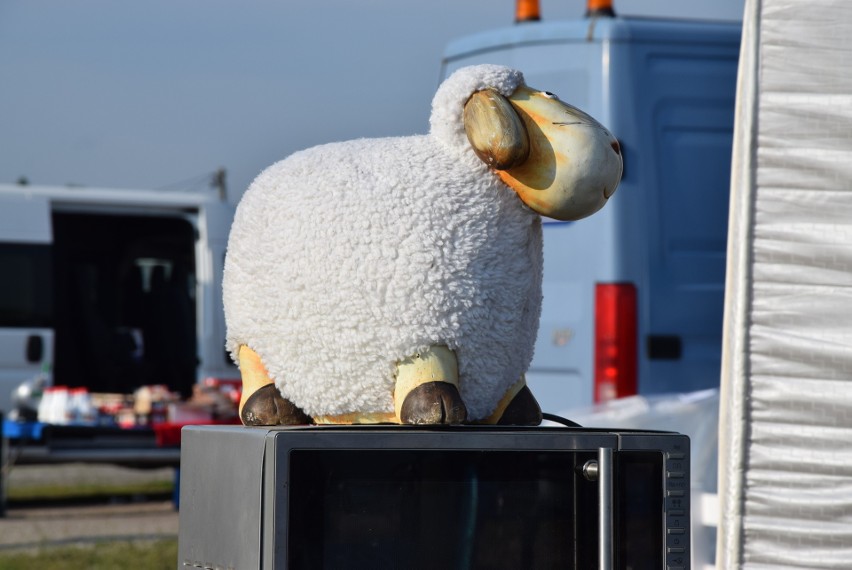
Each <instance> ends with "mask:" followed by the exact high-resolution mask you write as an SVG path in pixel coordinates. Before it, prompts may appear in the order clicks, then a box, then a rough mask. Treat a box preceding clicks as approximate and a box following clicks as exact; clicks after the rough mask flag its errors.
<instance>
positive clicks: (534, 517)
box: [288, 450, 659, 569]
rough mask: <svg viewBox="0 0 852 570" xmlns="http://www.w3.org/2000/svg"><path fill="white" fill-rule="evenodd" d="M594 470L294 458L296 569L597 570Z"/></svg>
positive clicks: (561, 465) (547, 463) (379, 457)
mask: <svg viewBox="0 0 852 570" xmlns="http://www.w3.org/2000/svg"><path fill="white" fill-rule="evenodd" d="M594 458H596V452H573V451H570V452H569V451H564V452H563V451H560V452H553V451H548V452H544V451H478V450H477V451H426V450H412V451H400V450H394V451H393V452H388V451H384V450H333V451H332V450H293V451H291V452H290V456H289V464H290V467H289V471H290V485H289V488H288V501H289V525H288V526H289V540H288V567H289V568H299V569H308V568H310V569H317V568H483V569H491V568H493V569H503V568H507V569H508V568H511V569H517V568H584V569H586V568H593V567H596V566H597V521H598V514H597V484H596V483H594V482H589V481H586V480H585V478H584V477H583V476H582V475H579V468H581V467H582V465H583V464H584V463H585V462H586V461H588V460H589V459H594ZM657 517H658V518H659V515H657Z"/></svg>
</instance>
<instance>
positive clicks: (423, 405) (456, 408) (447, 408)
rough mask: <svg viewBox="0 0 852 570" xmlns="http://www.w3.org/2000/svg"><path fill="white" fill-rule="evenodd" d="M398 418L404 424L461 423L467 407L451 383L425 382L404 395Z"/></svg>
mask: <svg viewBox="0 0 852 570" xmlns="http://www.w3.org/2000/svg"><path fill="white" fill-rule="evenodd" d="M399 419H400V421H402V423H404V424H429V425H435V424H461V423H464V421H465V420H466V419H467V408H466V407H465V405H464V402H462V399H461V395H460V394H459V390H458V388H456V387H455V386H454V385H453V384H450V383H449V382H426V383H425V384H421V385H420V386H417V387H416V388H414V389H413V390H412V391H411V392H409V393H408V395H407V396H406V397H405V401H404V402H403V403H402V409H401V410H400V414H399Z"/></svg>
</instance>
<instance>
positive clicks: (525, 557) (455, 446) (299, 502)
mask: <svg viewBox="0 0 852 570" xmlns="http://www.w3.org/2000/svg"><path fill="white" fill-rule="evenodd" d="M689 478H690V473H689V439H688V438H687V437H686V436H684V435H680V434H676V433H668V432H647V431H614V430H605V429H586V428H574V427H572V428H568V427H564V428H563V427H536V428H515V427H513V428H503V427H493V426H482V427H469V426H464V427H440V428H435V427H429V428H425V427H409V426H357V427H350V426H311V427H308V426H305V427H281V428H247V427H241V426H233V427H231V426H227V427H225V426H198V427H186V428H184V430H183V434H182V449H181V476H180V536H179V548H178V549H179V560H178V567H179V568H183V569H186V568H216V569H218V568H221V569H229V568H241V569H242V568H258V569H285V568H286V569H294V570H295V569H311V570H315V569H322V568H328V569H342V568H354V569H360V568H365V569H385V568H388V569H393V568H399V569H417V568H429V569H434V568H441V569H444V568H447V569H450V568H452V569H456V568H458V569H467V568H470V569H480V568H482V569H495V570H496V569H503V568H506V569H513V570H515V569H533V568H573V569H582V570H586V569H596V568H598V569H609V568H618V569H625V570H626V569H631V570H644V569H654V570H660V569H665V568H689V566H690V531H689V520H690V506H689Z"/></svg>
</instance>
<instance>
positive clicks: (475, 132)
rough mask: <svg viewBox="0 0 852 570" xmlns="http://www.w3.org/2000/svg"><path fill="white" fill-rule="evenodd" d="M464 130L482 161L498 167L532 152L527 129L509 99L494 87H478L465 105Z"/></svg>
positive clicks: (509, 163) (517, 162)
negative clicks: (479, 88) (482, 88)
mask: <svg viewBox="0 0 852 570" xmlns="http://www.w3.org/2000/svg"><path fill="white" fill-rule="evenodd" d="M464 132H465V133H467V140H468V141H470V144H471V146H472V147H473V151H474V152H475V153H476V156H478V157H479V158H480V159H481V160H482V162H484V163H485V164H487V165H488V166H490V167H492V168H495V169H497V170H506V169H507V168H511V167H513V166H517V165H519V164H521V163H523V162H524V161H525V160H526V159H527V157H528V156H529V154H530V141H529V136H528V135H527V129H526V127H525V126H524V123H523V121H522V120H521V118H520V117H519V116H518V113H517V112H516V111H515V109H514V108H513V107H512V104H511V103H510V102H509V100H508V99H506V98H505V97H503V96H502V95H500V93H498V92H497V91H496V90H494V89H485V90H483V91H477V92H476V93H474V94H473V95H471V97H470V99H468V100H467V103H465V105H464Z"/></svg>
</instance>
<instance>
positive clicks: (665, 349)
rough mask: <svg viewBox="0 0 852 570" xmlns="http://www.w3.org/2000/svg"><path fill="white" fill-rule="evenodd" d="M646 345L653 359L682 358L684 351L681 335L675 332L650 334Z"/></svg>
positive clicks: (650, 357)
mask: <svg viewBox="0 0 852 570" xmlns="http://www.w3.org/2000/svg"><path fill="white" fill-rule="evenodd" d="M645 346H646V349H647V351H648V358H649V359H651V360H680V357H681V355H682V353H683V343H682V342H681V339H680V336H678V335H673V334H649V335H648V336H647V337H646V343H645Z"/></svg>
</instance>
